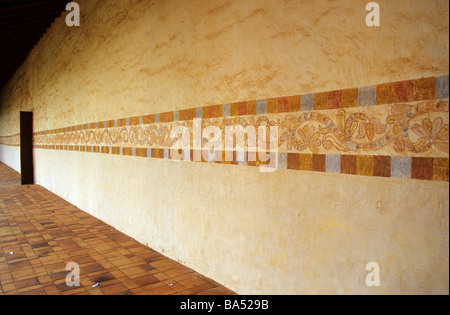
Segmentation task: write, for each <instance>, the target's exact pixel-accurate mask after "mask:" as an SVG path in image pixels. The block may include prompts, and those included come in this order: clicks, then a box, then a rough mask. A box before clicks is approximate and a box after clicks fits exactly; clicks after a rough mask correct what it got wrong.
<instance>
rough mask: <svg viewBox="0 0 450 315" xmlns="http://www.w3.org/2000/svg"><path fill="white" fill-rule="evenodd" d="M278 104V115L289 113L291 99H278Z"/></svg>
mask: <svg viewBox="0 0 450 315" xmlns="http://www.w3.org/2000/svg"><path fill="white" fill-rule="evenodd" d="M277 102H278V113H287V112H289V98H288V97H280V98H278V99H277Z"/></svg>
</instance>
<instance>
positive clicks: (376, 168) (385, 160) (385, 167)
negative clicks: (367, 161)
mask: <svg viewBox="0 0 450 315" xmlns="http://www.w3.org/2000/svg"><path fill="white" fill-rule="evenodd" d="M391 161H392V159H391V157H390V156H382V155H375V156H374V157H373V176H379V177H391V163H392V162H391Z"/></svg>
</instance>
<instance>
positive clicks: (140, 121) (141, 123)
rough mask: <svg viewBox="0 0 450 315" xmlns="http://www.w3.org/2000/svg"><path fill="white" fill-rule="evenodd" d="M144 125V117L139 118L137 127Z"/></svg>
mask: <svg viewBox="0 0 450 315" xmlns="http://www.w3.org/2000/svg"><path fill="white" fill-rule="evenodd" d="M143 124H144V116H139V125H143Z"/></svg>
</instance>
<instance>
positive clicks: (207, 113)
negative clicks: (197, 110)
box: [202, 106, 214, 118]
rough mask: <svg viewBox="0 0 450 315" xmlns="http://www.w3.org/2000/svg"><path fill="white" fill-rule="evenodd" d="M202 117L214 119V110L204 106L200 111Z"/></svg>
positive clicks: (211, 107)
mask: <svg viewBox="0 0 450 315" xmlns="http://www.w3.org/2000/svg"><path fill="white" fill-rule="evenodd" d="M202 117H203V118H212V117H214V109H213V106H206V107H204V108H203V110H202Z"/></svg>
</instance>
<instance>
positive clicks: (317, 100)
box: [314, 92, 328, 110]
mask: <svg viewBox="0 0 450 315" xmlns="http://www.w3.org/2000/svg"><path fill="white" fill-rule="evenodd" d="M314 109H316V110H320V109H328V93H327V92H322V93H315V94H314Z"/></svg>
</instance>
